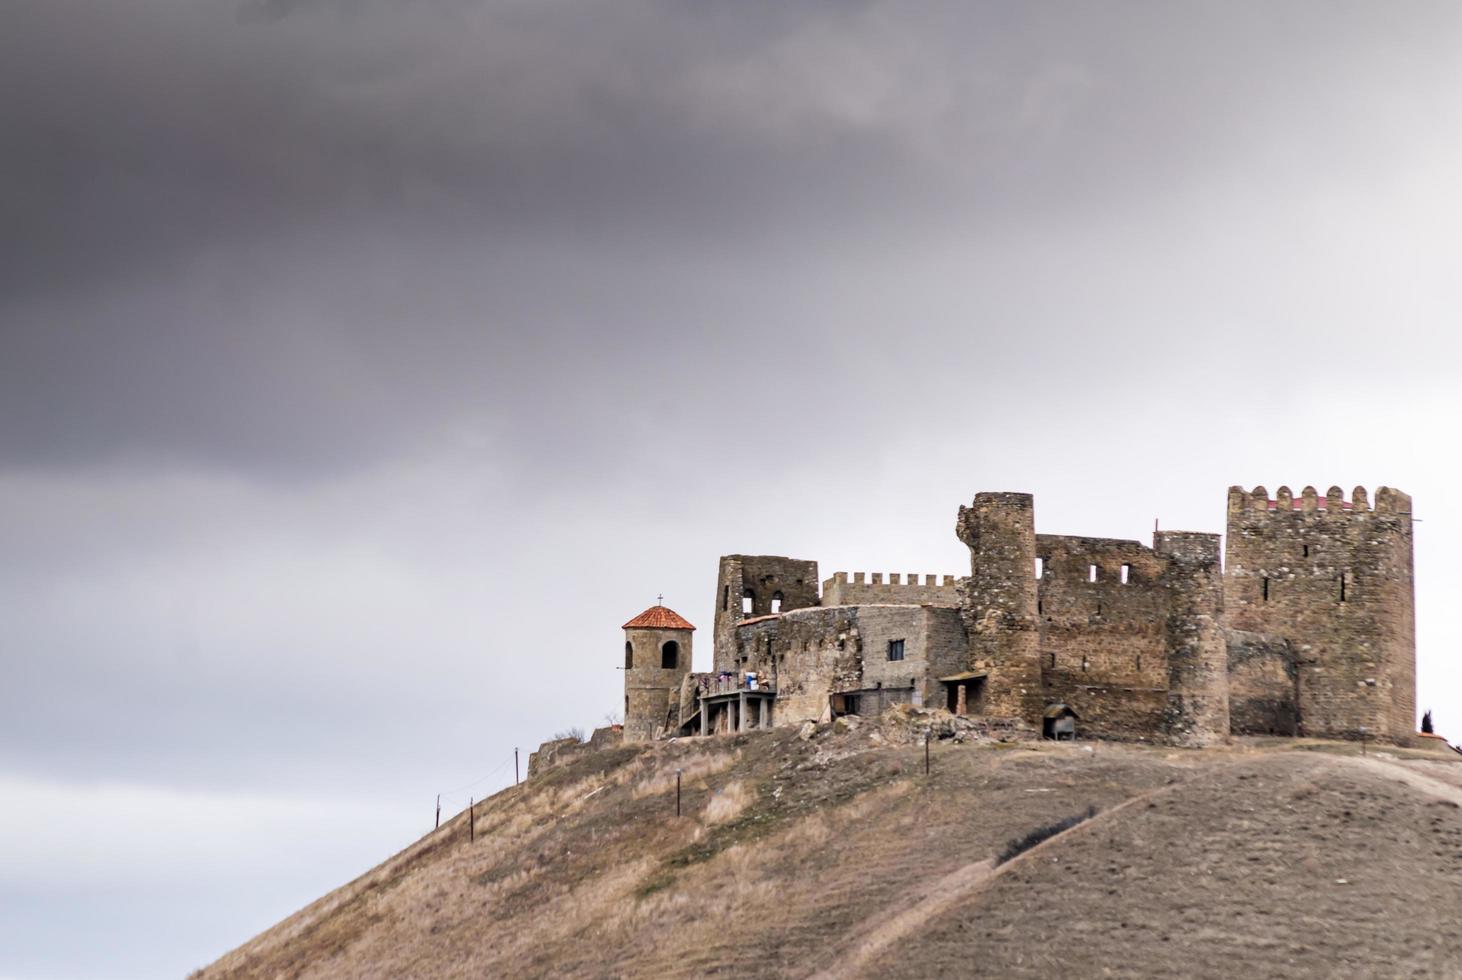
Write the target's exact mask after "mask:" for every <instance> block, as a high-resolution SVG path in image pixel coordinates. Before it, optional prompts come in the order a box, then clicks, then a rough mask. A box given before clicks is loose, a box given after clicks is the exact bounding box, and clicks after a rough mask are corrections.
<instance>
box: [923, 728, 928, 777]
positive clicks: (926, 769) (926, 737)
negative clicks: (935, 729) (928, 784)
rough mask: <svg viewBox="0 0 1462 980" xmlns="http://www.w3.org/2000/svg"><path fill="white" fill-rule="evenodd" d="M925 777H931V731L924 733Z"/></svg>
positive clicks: (926, 730)
mask: <svg viewBox="0 0 1462 980" xmlns="http://www.w3.org/2000/svg"><path fill="white" fill-rule="evenodd" d="M924 775H926V776H927V775H929V731H928V729H925V731H924Z"/></svg>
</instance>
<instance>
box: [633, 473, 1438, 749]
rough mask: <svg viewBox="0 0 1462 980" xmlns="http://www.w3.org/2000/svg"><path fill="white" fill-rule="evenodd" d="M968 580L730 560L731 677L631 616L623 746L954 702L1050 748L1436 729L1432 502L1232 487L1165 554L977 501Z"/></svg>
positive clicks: (1026, 506)
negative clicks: (1427, 568) (1424, 688)
mask: <svg viewBox="0 0 1462 980" xmlns="http://www.w3.org/2000/svg"><path fill="white" fill-rule="evenodd" d="M955 533H956V534H957V536H958V537H959V539H960V541H962V542H963V543H964V544H965V545H966V546H967V547H968V548H969V551H970V574H969V576H968V577H966V578H960V579H956V578H955V577H954V576H952V575H944V576H936V575H925V576H922V577H921V576H919V575H902V574H900V573H893V574H890V575H887V576H885V575H883V574H881V573H877V572H875V573H872V574H867V575H865V574H864V573H861V572H860V573H856V574H853V575H851V576H850V575H849V574H848V573H845V572H838V573H836V574H834V575H833V576H832V577H831V578H829V579H828V580H827V581H825V582H822V583H821V591H820V592H819V580H818V569H817V563H816V562H815V561H806V560H799V559H793V558H782V557H774V556H765V555H728V556H725V557H723V558H722V559H721V562H720V570H719V575H718V578H717V584H716V614H715V624H714V629H713V645H714V654H713V669H712V670H711V671H710V672H708V673H693V672H692V671H691V669H690V667H691V634H692V632H693V631H694V629H695V627H694V626H692V625H691V624H690V623H689V622H687V621H686V620H685V619H683V618H682V617H680V616H679V615H677V614H676V613H674V612H673V611H671V610H669V609H667V608H666V607H665V606H663V605H657V606H653V607H651V608H650V609H648V610H646V611H645V612H644V613H642V614H640V615H639V616H637V617H635V618H634V619H632V620H630V621H629V622H627V623H625V625H624V630H625V663H624V667H625V675H624V676H625V711H624V737H625V738H626V739H628V740H645V739H650V738H656V737H663V736H668V735H677V734H678V735H694V734H702V735H704V734H713V733H718V732H736V731H745V730H747V729H752V728H766V727H770V726H773V725H786V724H800V723H801V722H803V721H806V720H823V721H825V720H828V719H830V718H834V717H837V716H839V715H843V714H861V715H876V714H877V713H879V712H881V711H882V710H883V709H884V708H885V707H887V706H889V705H891V704H897V703H909V704H913V705H926V706H934V707H942V708H947V709H948V710H949V711H951V712H953V713H955V714H960V715H971V716H976V717H980V718H984V719H987V720H988V721H989V722H990V723H991V724H994V725H1001V724H1004V725H1015V726H1028V727H1030V728H1033V729H1039V730H1042V731H1043V732H1045V733H1046V734H1047V735H1059V734H1060V733H1062V732H1063V731H1071V730H1073V729H1076V728H1079V730H1080V731H1081V732H1082V733H1083V734H1085V735H1094V736H1099V737H1108V738H1123V739H1161V740H1165V741H1170V742H1173V743H1176V744H1184V745H1203V744H1207V743H1211V742H1213V741H1216V740H1220V739H1222V738H1224V737H1226V736H1228V735H1230V734H1234V735H1250V734H1273V735H1307V736H1319V737H1328V738H1348V739H1354V738H1379V739H1384V740H1388V741H1392V742H1396V743H1403V744H1404V743H1405V742H1407V741H1408V740H1409V739H1410V738H1411V736H1412V734H1413V732H1414V723H1415V683H1416V682H1415V676H1416V640H1415V599H1414V593H1413V586H1412V543H1411V542H1412V539H1411V498H1410V497H1409V496H1407V495H1406V494H1404V493H1402V492H1400V491H1399V490H1394V489H1391V488H1387V487H1382V488H1380V489H1379V490H1378V491H1377V492H1376V500H1375V506H1374V508H1373V507H1372V506H1371V505H1370V503H1369V501H1368V498H1367V495H1366V491H1365V489H1364V488H1362V487H1357V488H1356V489H1355V490H1354V492H1353V493H1352V495H1351V497H1350V499H1349V500H1347V499H1345V495H1344V493H1343V492H1342V491H1341V490H1340V488H1339V487H1331V488H1330V491H1329V492H1328V493H1327V494H1325V495H1324V496H1320V495H1319V494H1318V493H1317V492H1316V490H1315V489H1314V488H1313V487H1306V488H1305V489H1304V490H1303V491H1302V492H1301V493H1300V495H1299V496H1298V497H1296V496H1295V495H1294V494H1293V493H1292V492H1291V491H1290V489H1289V488H1288V487H1280V488H1279V490H1278V491H1277V492H1276V494H1275V496H1274V497H1273V498H1270V496H1269V494H1268V492H1267V491H1266V490H1265V489H1264V488H1263V487H1256V488H1254V490H1252V491H1246V490H1244V489H1243V488H1242V487H1231V488H1229V492H1228V527H1227V535H1226V540H1225V544H1224V553H1223V555H1222V560H1220V551H1219V547H1220V545H1219V536H1218V535H1217V534H1203V533H1194V532H1188V531H1154V533H1153V541H1152V547H1150V548H1149V547H1147V546H1145V545H1143V544H1140V543H1139V542H1136V541H1125V540H1118V539H1111V538H1088V537H1068V536H1065V535H1051V534H1037V533H1036V530H1035V506H1034V500H1033V498H1032V496H1031V495H1030V494H1024V493H979V494H976V495H975V499H974V502H973V503H972V505H971V506H968V507H960V509H959V516H958V519H957V521H956V523H955Z"/></svg>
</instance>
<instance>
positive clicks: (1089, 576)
mask: <svg viewBox="0 0 1462 980" xmlns="http://www.w3.org/2000/svg"><path fill="white" fill-rule="evenodd" d="M1086 580H1087V581H1088V582H1095V581H1096V566H1095V565H1088V566H1086Z"/></svg>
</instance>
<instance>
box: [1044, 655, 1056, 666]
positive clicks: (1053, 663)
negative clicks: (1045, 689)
mask: <svg viewBox="0 0 1462 980" xmlns="http://www.w3.org/2000/svg"><path fill="white" fill-rule="evenodd" d="M1046 666H1048V667H1050V668H1051V669H1052V670H1055V669H1056V654H1055V653H1054V652H1052V653H1051V659H1050V661H1049V662H1048V663H1047V664H1046Z"/></svg>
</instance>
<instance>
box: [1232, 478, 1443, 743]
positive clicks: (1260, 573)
mask: <svg viewBox="0 0 1462 980" xmlns="http://www.w3.org/2000/svg"><path fill="white" fill-rule="evenodd" d="M1411 509H1412V508H1411V498H1410V497H1409V496H1407V495H1406V494H1404V493H1402V492H1400V491H1398V490H1393V489H1390V488H1387V487H1382V488H1381V489H1380V490H1378V491H1377V493H1376V501H1375V507H1374V509H1372V508H1371V506H1370V504H1369V500H1368V497H1367V494H1366V491H1365V489H1364V488H1363V487H1356V488H1355V490H1354V491H1353V493H1352V495H1351V498H1350V499H1349V500H1347V499H1346V498H1345V495H1344V493H1343V492H1342V491H1341V490H1340V488H1339V487H1331V488H1330V491H1329V492H1328V493H1327V494H1325V495H1324V496H1323V497H1321V496H1320V495H1319V494H1318V492H1317V491H1316V490H1315V488H1313V487H1306V488H1304V490H1303V491H1302V492H1301V493H1300V494H1299V496H1298V497H1296V496H1295V495H1294V494H1293V493H1292V492H1291V491H1290V490H1289V488H1288V487H1281V488H1280V489H1279V490H1278V491H1277V492H1276V494H1275V497H1274V499H1272V500H1271V499H1270V498H1269V495H1268V493H1267V491H1266V490H1265V489H1264V488H1263V487H1256V488H1254V490H1253V491H1245V490H1244V488H1243V487H1231V488H1230V489H1229V503H1228V538H1227V555H1226V557H1227V562H1226V565H1227V568H1226V571H1225V601H1226V605H1227V611H1226V617H1227V622H1228V626H1229V628H1230V629H1233V630H1240V631H1244V632H1251V633H1264V634H1270V635H1273V636H1277V637H1281V638H1283V639H1284V640H1287V641H1288V642H1289V646H1290V649H1291V651H1292V652H1293V656H1294V660H1295V670H1296V676H1297V682H1298V708H1299V726H1300V729H1301V733H1302V734H1305V735H1316V736H1328V737H1340V738H1357V737H1360V735H1361V734H1362V733H1361V729H1362V727H1364V729H1365V734H1367V735H1368V736H1380V737H1385V738H1389V739H1391V740H1394V741H1398V742H1406V741H1408V740H1409V739H1410V737H1411V735H1412V733H1413V732H1414V730H1415V717H1416V715H1415V712H1416V700H1415V699H1416V673H1415V672H1416V637H1415V621H1414V615H1415V605H1414V603H1415V598H1414V592H1413V570H1412V538H1411V533H1412V528H1411Z"/></svg>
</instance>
